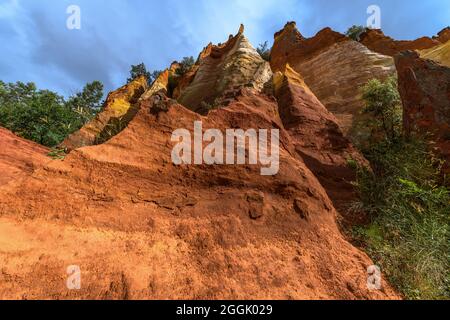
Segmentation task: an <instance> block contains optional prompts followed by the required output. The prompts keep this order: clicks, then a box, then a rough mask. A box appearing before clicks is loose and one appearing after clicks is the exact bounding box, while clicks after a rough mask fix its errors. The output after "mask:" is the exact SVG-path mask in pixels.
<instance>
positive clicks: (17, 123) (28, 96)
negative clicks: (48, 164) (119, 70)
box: [0, 81, 103, 147]
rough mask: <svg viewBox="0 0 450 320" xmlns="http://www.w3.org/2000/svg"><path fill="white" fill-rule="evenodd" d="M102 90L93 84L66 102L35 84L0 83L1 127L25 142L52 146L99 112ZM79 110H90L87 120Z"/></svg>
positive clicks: (97, 83)
mask: <svg viewBox="0 0 450 320" xmlns="http://www.w3.org/2000/svg"><path fill="white" fill-rule="evenodd" d="M102 91H103V85H102V84H101V83H99V82H97V81H94V82H93V83H90V84H88V85H86V86H85V88H84V89H83V91H82V92H80V93H78V94H76V95H74V96H73V97H71V98H70V99H69V101H68V102H66V101H65V100H64V98H63V97H62V96H60V95H58V94H57V93H55V92H52V91H49V90H38V89H37V88H36V85H35V84H34V83H26V84H25V83H23V82H17V83H4V82H2V81H0V125H1V126H3V127H5V128H7V129H9V130H11V131H13V132H14V133H16V134H17V135H19V136H21V137H23V138H25V139H29V140H33V141H35V142H37V143H40V144H42V145H45V146H49V147H53V146H56V145H58V144H59V143H60V142H61V141H63V140H64V138H65V137H66V136H67V135H69V134H70V133H72V132H74V131H76V130H78V129H79V128H80V127H81V126H83V125H84V124H85V123H86V121H88V120H89V118H90V117H92V116H93V115H94V113H95V112H97V111H98V110H99V101H100V100H101V98H102ZM83 104H85V105H84V106H83ZM78 108H83V109H84V108H86V109H87V110H90V111H89V117H87V115H86V114H84V113H83V114H81V113H80V112H78Z"/></svg>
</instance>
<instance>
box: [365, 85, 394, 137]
mask: <svg viewBox="0 0 450 320" xmlns="http://www.w3.org/2000/svg"><path fill="white" fill-rule="evenodd" d="M362 91H363V99H364V100H365V102H366V105H365V107H364V109H363V113H367V114H371V115H373V116H374V118H375V121H376V122H375V125H376V127H379V128H380V129H382V132H383V133H384V135H385V138H386V139H387V140H389V141H390V142H394V141H395V140H396V139H397V138H398V137H399V136H400V135H401V123H402V106H401V100H400V94H399V92H398V89H397V79H396V78H395V77H390V78H388V79H386V80H385V81H384V82H381V81H380V80H378V79H372V80H370V81H369V82H368V83H367V84H366V85H365V86H364V87H363V89H362Z"/></svg>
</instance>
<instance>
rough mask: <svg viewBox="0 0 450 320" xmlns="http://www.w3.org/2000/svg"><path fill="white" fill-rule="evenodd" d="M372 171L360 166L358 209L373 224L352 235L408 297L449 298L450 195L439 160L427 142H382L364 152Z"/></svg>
mask: <svg viewBox="0 0 450 320" xmlns="http://www.w3.org/2000/svg"><path fill="white" fill-rule="evenodd" d="M365 156H366V158H367V159H368V160H369V161H370V163H371V165H372V168H373V172H372V171H368V170H366V169H364V168H361V169H359V172H358V180H357V184H356V186H357V190H358V191H359V194H360V202H358V203H357V204H355V206H354V207H355V209H357V211H358V212H360V211H361V210H362V211H364V212H366V213H368V214H369V217H370V220H371V221H370V223H368V224H367V225H365V226H360V227H356V228H355V230H354V236H355V239H356V240H357V242H359V244H360V245H361V246H362V247H364V248H365V249H366V251H367V252H368V253H369V255H370V256H371V257H372V259H373V260H374V262H375V263H376V264H377V265H379V266H380V267H381V268H382V271H383V274H384V276H385V277H386V279H388V280H389V282H390V283H391V284H393V285H394V286H395V287H396V288H397V289H398V290H399V291H400V292H402V293H403V294H404V295H405V296H406V298H408V299H449V298H450V278H449V275H450V266H449V264H448V261H449V258H450V255H449V253H450V241H449V239H450V194H449V191H448V189H446V188H445V187H441V186H439V182H440V178H441V177H440V175H439V162H438V161H437V160H436V159H435V158H434V157H433V155H432V154H431V153H430V152H429V151H428V146H427V144H426V143H425V142H423V141H413V140H405V139H400V140H399V141H397V142H396V143H390V142H387V141H381V142H378V143H376V144H374V145H372V146H371V148H370V149H367V150H366V151H365Z"/></svg>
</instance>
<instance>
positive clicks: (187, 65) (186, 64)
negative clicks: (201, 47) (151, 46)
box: [176, 56, 195, 76]
mask: <svg viewBox="0 0 450 320" xmlns="http://www.w3.org/2000/svg"><path fill="white" fill-rule="evenodd" d="M194 64H195V59H194V57H192V56H191V57H184V58H183V60H181V62H180V67H179V68H178V69H177V71H176V74H177V75H179V76H183V75H185V74H186V73H187V72H188V71H189V70H190V69H191V68H192V66H193V65H194Z"/></svg>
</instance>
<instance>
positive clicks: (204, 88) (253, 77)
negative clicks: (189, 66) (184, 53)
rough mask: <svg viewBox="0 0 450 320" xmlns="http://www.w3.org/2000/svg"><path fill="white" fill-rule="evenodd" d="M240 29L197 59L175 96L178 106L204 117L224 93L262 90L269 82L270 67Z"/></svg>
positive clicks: (242, 28) (242, 27)
mask: <svg viewBox="0 0 450 320" xmlns="http://www.w3.org/2000/svg"><path fill="white" fill-rule="evenodd" d="M243 32H244V26H241V28H240V30H239V32H238V33H237V34H236V35H235V36H230V38H229V39H228V41H227V42H226V43H224V44H219V45H212V44H209V45H208V46H207V47H206V48H205V49H204V50H203V52H202V53H201V54H200V55H199V59H198V62H197V67H196V68H195V69H194V70H195V71H194V72H195V75H194V74H191V75H189V78H190V79H192V81H191V82H190V83H189V85H187V86H186V84H184V86H185V88H181V89H180V90H179V91H178V92H177V93H176V96H177V99H178V101H179V102H180V103H182V104H183V105H185V106H186V107H188V108H189V109H191V110H194V111H197V112H202V113H207V112H208V111H209V110H211V109H214V107H215V106H216V105H217V103H218V102H217V101H218V99H220V98H221V97H222V96H223V94H224V93H226V92H227V91H230V90H234V89H236V88H240V87H251V88H255V89H257V90H262V89H263V88H264V85H265V84H266V83H267V82H268V81H269V80H270V78H271V76H272V72H271V70H270V65H269V64H268V63H267V62H266V61H264V60H263V59H262V58H261V56H260V55H259V54H258V53H257V52H256V50H255V48H253V47H252V45H251V44H250V42H249V41H248V40H247V38H246V37H245V36H244V34H243Z"/></svg>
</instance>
